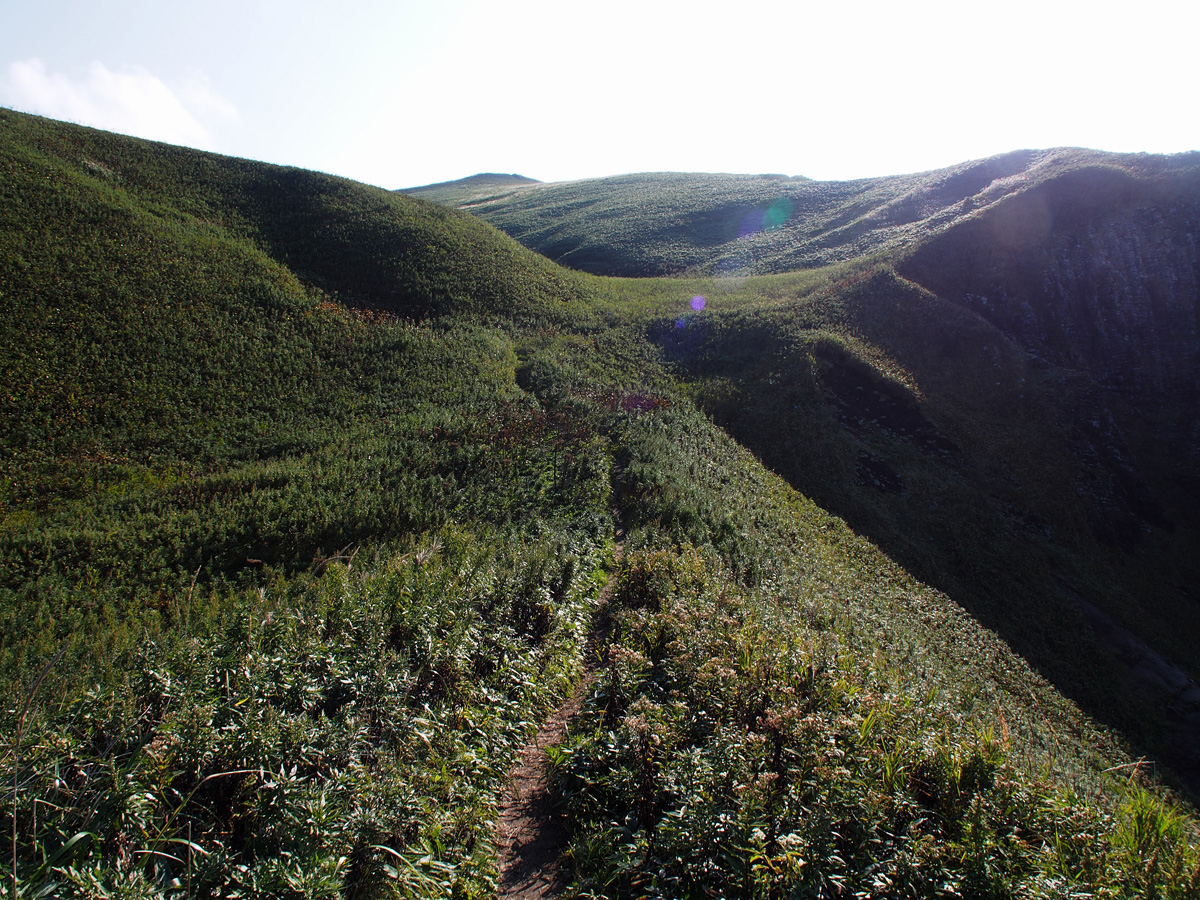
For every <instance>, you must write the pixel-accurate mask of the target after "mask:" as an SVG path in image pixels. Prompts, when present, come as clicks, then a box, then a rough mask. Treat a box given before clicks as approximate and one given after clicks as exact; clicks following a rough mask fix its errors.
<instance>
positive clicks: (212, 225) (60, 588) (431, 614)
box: [0, 111, 1200, 897]
mask: <svg viewBox="0 0 1200 900" xmlns="http://www.w3.org/2000/svg"><path fill="white" fill-rule="evenodd" d="M0 201H3V202H0V308H2V310H3V313H4V315H3V317H0V332H2V333H3V341H2V342H0V353H2V356H0V366H2V369H3V384H4V391H3V393H2V394H0V416H2V419H0V421H2V422H3V426H4V427H3V434H2V438H0V440H2V445H0V476H2V478H3V482H2V492H0V503H2V508H0V678H2V680H3V682H2V683H4V684H5V685H7V688H6V690H5V693H4V703H3V711H2V712H0V722H2V723H3V727H2V728H0V733H3V734H4V735H6V736H8V737H7V739H6V740H5V743H4V746H3V748H2V750H0V784H3V785H5V788H4V792H3V802H0V830H2V832H3V835H4V845H5V847H6V848H7V850H8V853H7V854H3V855H4V857H5V859H6V860H7V865H6V866H5V868H4V878H3V881H4V884H5V889H6V890H7V891H8V892H10V893H14V892H15V894H16V895H18V896H74V897H96V896H113V895H115V896H128V897H135V896H137V897H182V896H209V897H226V896H242V897H267V896H270V897H277V896H295V897H317V896H347V897H381V896H427V897H441V896H453V897H487V896H492V895H493V894H494V892H495V888H496V884H495V881H496V874H497V873H496V871H495V860H494V843H493V842H494V835H493V828H494V822H495V817H496V809H497V803H498V800H499V797H500V796H501V794H502V792H503V791H504V789H505V787H506V780H507V773H508V771H509V768H510V766H511V764H512V762H513V760H514V759H515V757H516V754H517V752H518V751H519V749H520V748H521V746H522V745H523V743H524V742H525V741H526V740H527V739H528V737H529V736H530V735H531V734H532V732H533V730H534V729H535V728H536V725H537V723H538V722H539V721H540V720H541V718H542V717H543V716H544V714H545V713H546V711H547V710H549V709H553V708H554V707H555V706H556V705H557V704H558V703H559V702H560V700H561V699H562V698H563V697H564V696H566V695H567V694H568V693H569V692H570V691H571V689H572V688H573V686H574V685H575V684H576V683H577V681H578V678H579V676H580V672H581V670H582V668H583V665H582V663H583V658H582V657H583V654H584V652H585V647H587V646H588V642H587V640H586V638H587V636H588V634H589V632H590V633H592V634H593V636H594V635H595V634H597V633H599V632H597V631H595V630H594V629H593V627H592V626H593V624H594V618H595V616H597V615H604V613H603V612H602V611H601V610H602V607H601V606H600V604H599V603H598V597H599V591H600V587H601V585H602V584H603V583H604V582H605V580H606V578H608V577H609V572H610V571H611V570H613V569H614V561H613V547H614V543H615V538H616V533H617V532H616V526H617V524H618V523H620V524H621V525H622V527H623V528H625V529H626V530H627V531H628V535H629V536H628V538H627V540H626V546H625V556H624V561H623V562H622V563H621V564H620V566H619V568H616V570H615V575H614V577H615V578H616V581H615V585H614V587H615V590H614V592H613V600H612V602H611V603H610V604H609V605H608V610H609V612H608V613H607V615H609V616H610V619H611V623H610V624H611V628H610V632H609V634H610V637H609V639H608V640H607V642H602V644H601V646H600V652H601V653H602V655H603V657H604V663H603V665H602V667H601V670H600V673H599V678H598V680H597V682H596V689H595V692H594V695H593V696H592V697H591V699H590V700H589V701H588V703H587V704H586V706H585V712H584V714H583V716H581V718H580V719H579V720H578V721H577V722H576V723H574V725H573V726H572V729H571V734H570V736H569V738H568V740H567V742H566V743H565V744H564V745H563V746H562V747H560V748H550V749H549V751H548V752H549V753H550V755H551V757H552V758H553V759H554V761H555V767H556V771H557V773H558V774H557V780H556V785H557V789H558V790H559V792H560V796H561V800H562V802H563V803H564V804H566V808H567V809H569V810H570V811H571V815H572V821H573V822H574V824H575V837H574V844H573V846H572V850H571V862H572V867H573V868H572V870H571V871H572V877H573V879H574V881H573V887H572V889H573V890H574V891H575V892H576V893H578V894H580V895H607V896H621V895H625V896H630V895H653V894H660V895H668V894H669V895H672V896H682V895H685V894H688V893H690V894H692V895H700V894H702V893H703V894H706V895H710V894H719V893H722V892H723V893H724V894H725V895H727V896H731V895H744V894H759V895H764V896H775V895H781V896H782V895H784V894H787V893H788V892H793V893H795V892H798V891H799V892H802V891H803V890H809V891H810V893H812V892H815V893H816V894H817V895H820V891H824V892H825V894H826V895H829V894H831V893H833V892H835V891H836V890H841V889H842V887H845V888H846V889H849V888H851V887H853V888H855V889H856V890H862V891H867V892H868V893H867V894H866V895H870V894H869V891H872V890H873V891H875V892H876V893H877V894H878V895H880V896H886V895H895V894H896V893H897V891H898V890H899V888H898V887H897V886H898V885H900V884H902V883H907V884H909V885H911V886H912V887H913V891H914V892H916V893H917V895H922V894H921V893H920V892H924V894H923V895H928V896H936V895H938V894H937V891H939V890H942V891H943V894H944V893H945V891H948V890H951V889H955V890H958V891H959V893H961V894H963V895H969V896H1005V895H1006V894H1005V893H1004V892H1005V891H1008V892H1009V894H1012V895H1018V894H1019V891H1022V890H1023V891H1026V893H1029V892H1032V891H1033V890H1034V888H1036V889H1037V890H1042V891H1043V893H1044V894H1045V895H1046V896H1061V895H1065V894H1067V893H1068V892H1069V891H1072V890H1073V891H1075V894H1076V895H1078V894H1079V892H1081V891H1083V890H1085V889H1086V890H1091V891H1093V893H1094V894H1096V895H1098V896H1121V895H1122V892H1126V893H1127V894H1129V895H1133V894H1136V893H1137V892H1138V891H1142V892H1143V893H1146V892H1151V891H1155V890H1156V891H1158V892H1159V895H1160V896H1189V894H1188V893H1187V892H1188V891H1189V890H1190V891H1192V895H1194V894H1195V891H1196V879H1197V877H1198V875H1197V872H1198V871H1200V869H1198V868H1197V865H1198V864H1197V859H1196V856H1197V852H1196V837H1195V835H1196V822H1195V820H1194V818H1192V817H1191V815H1190V813H1189V812H1187V811H1186V810H1185V809H1184V808H1183V807H1181V806H1179V804H1178V802H1177V801H1176V800H1175V799H1173V798H1172V797H1171V796H1170V795H1169V794H1168V793H1166V792H1164V791H1163V789H1162V788H1161V787H1160V786H1159V785H1157V784H1155V783H1154V780H1153V778H1151V777H1149V775H1148V767H1144V766H1139V765H1131V764H1130V760H1129V758H1128V755H1127V753H1126V751H1125V750H1124V749H1123V747H1122V745H1121V744H1120V741H1119V740H1118V739H1117V738H1116V737H1114V736H1113V735H1110V734H1109V733H1107V732H1106V731H1104V730H1103V729H1102V728H1099V727H1098V726H1096V725H1095V724H1093V723H1092V722H1091V721H1090V720H1088V719H1087V718H1085V717H1084V716H1082V715H1081V714H1080V713H1079V711H1078V710H1077V709H1076V708H1075V707H1074V706H1073V705H1072V704H1071V703H1069V702H1068V701H1066V700H1064V699H1063V697H1062V696H1061V695H1060V694H1059V693H1057V692H1056V691H1055V690H1054V689H1053V688H1052V687H1051V686H1050V685H1049V684H1048V683H1047V682H1046V681H1044V680H1043V679H1042V678H1040V677H1039V676H1038V675H1036V674H1035V673H1034V672H1033V671H1032V670H1031V669H1030V668H1029V667H1028V665H1027V664H1026V663H1025V662H1024V661H1022V660H1021V659H1020V658H1019V657H1017V656H1016V655H1014V654H1013V653H1012V652H1011V650H1010V649H1009V648H1008V647H1007V646H1006V645H1005V643H1004V642H1002V641H1001V640H1000V639H998V638H997V637H996V636H995V635H994V634H992V633H991V632H988V631H986V630H984V629H983V628H981V627H980V626H979V625H978V624H977V623H976V622H975V621H974V620H973V619H972V618H971V617H970V616H969V615H967V614H966V613H965V612H964V611H963V610H962V609H961V608H960V607H959V606H957V605H956V604H955V603H954V602H953V601H952V600H950V599H949V598H947V597H946V596H945V595H944V594H941V593H938V592H937V591H935V590H933V589H932V588H929V587H927V586H925V585H923V584H921V583H920V582H918V581H916V580H914V578H913V577H912V576H911V575H909V574H908V573H907V572H906V571H904V570H903V569H902V568H900V567H899V566H898V565H897V564H896V563H894V562H892V561H891V560H889V559H888V558H887V557H885V556H884V555H883V554H882V553H881V552H880V551H879V550H878V549H876V548H875V546H873V545H872V544H871V543H870V542H869V541H867V540H866V539H864V538H862V537H859V536H858V535H856V534H855V533H854V532H853V531H852V530H851V529H850V528H849V527H848V526H847V525H846V524H845V523H844V522H843V521H842V520H841V519H839V518H836V517H834V516H832V515H830V514H829V513H827V512H825V511H824V510H822V509H821V508H820V507H819V506H817V505H816V504H815V503H814V502H813V501H811V500H809V499H806V498H805V497H804V496H802V495H801V494H799V493H797V492H796V491H795V490H794V488H793V487H792V486H790V485H789V484H788V483H787V482H785V481H783V480H781V479H780V478H778V477H777V476H775V475H773V474H771V473H770V472H768V471H767V470H766V469H764V468H763V466H762V465H761V464H760V463H759V462H758V461H757V460H756V458H755V457H754V456H752V455H751V454H750V453H749V452H747V451H746V450H745V449H744V448H743V447H741V446H739V445H738V444H736V443H735V442H734V441H733V440H732V439H731V438H730V437H729V435H728V434H727V433H726V432H725V431H724V430H722V429H721V428H719V427H717V425H716V424H714V422H713V421H712V420H711V419H710V418H708V417H706V415H705V414H704V413H702V412H701V411H700V409H699V407H698V406H697V404H696V401H697V400H699V401H700V402H701V403H703V404H704V405H706V406H707V407H708V408H709V410H710V412H713V411H715V412H720V411H721V410H723V409H727V408H726V407H722V406H721V405H720V403H719V402H718V400H720V399H721V398H724V399H725V400H729V401H732V400H733V398H735V397H736V396H737V391H739V390H741V389H743V388H745V387H746V385H748V384H750V383H751V381H752V379H751V377H750V376H751V374H752V375H753V378H758V377H759V375H760V374H761V376H762V377H763V378H770V377H773V376H772V374H771V371H772V370H771V366H773V365H775V364H776V363H783V362H787V361H789V360H792V361H794V360H796V359H808V358H809V357H808V356H804V355H803V354H801V355H800V356H795V355H794V354H793V353H792V349H794V348H796V347H799V348H806V349H807V350H809V351H812V352H813V354H814V355H812V357H811V359H812V360H813V362H812V366H813V368H812V369H811V376H812V380H811V384H812V385H813V388H812V390H813V391H818V392H819V390H820V387H819V385H820V383H821V377H822V373H823V372H824V371H825V369H823V368H822V366H823V365H825V363H827V362H828V361H829V360H832V359H834V358H835V357H836V359H838V360H841V361H842V362H844V363H845V364H847V365H852V366H856V367H859V368H862V369H863V371H867V370H869V371H870V372H872V373H876V374H875V375H872V377H878V378H882V379H885V380H887V381H888V384H891V385H893V387H895V389H896V390H900V389H902V388H903V389H912V390H916V389H918V388H914V387H913V378H912V373H913V372H914V371H918V370H917V369H915V368H913V367H911V366H909V364H908V363H907V362H903V361H902V363H903V364H901V363H898V362H897V361H896V359H895V358H893V357H891V356H889V355H888V354H887V353H886V352H884V351H883V350H881V349H880V347H879V345H878V343H876V342H872V340H870V337H869V335H864V334H862V333H857V332H855V330H854V329H853V328H849V327H846V321H847V319H846V317H847V316H850V317H853V315H856V314H857V313H855V310H856V309H858V307H857V306H856V305H855V304H856V302H857V301H855V300H854V298H853V295H852V294H847V293H846V292H845V290H844V289H845V288H846V285H847V284H851V283H853V284H863V285H869V284H870V283H871V282H870V281H869V278H870V277H874V276H872V275H870V274H869V273H868V274H864V271H865V270H863V271H860V270H859V269H856V268H854V267H850V268H845V267H843V268H840V269H835V270H831V271H825V272H820V273H799V274H793V275H784V276H778V277H774V278H770V279H746V280H744V281H740V282H738V283H737V284H736V285H728V284H725V285H724V286H723V287H722V288H721V289H720V290H712V288H714V285H713V283H712V281H711V280H706V279H697V280H693V281H652V282H650V281H647V282H633V281H620V280H611V279H596V278H590V277H586V276H582V275H579V274H577V273H572V272H569V271H567V270H564V269H560V268H558V267H557V266H554V265H553V264H551V263H549V262H548V261H546V260H545V259H543V258H541V257H538V256H536V255H534V254H532V253H530V252H529V251H527V250H524V249H522V248H521V247H519V246H518V245H516V244H515V243H514V242H512V241H511V240H509V239H507V238H505V237H504V236H503V235H501V234H500V233H499V232H497V231H495V230H494V229H492V228H491V227H490V226H487V225H485V224H483V223H481V222H478V221H476V220H473V219H471V218H470V217H468V216H466V215H464V214H460V213H456V212H453V211H450V210H447V209H443V208H439V207H436V206H434V205H432V204H428V203H424V202H420V201H417V200H412V199H409V198H405V197H402V196H397V195H392V194H388V193H386V192H383V191H376V190H374V189H371V188H366V187H363V186H361V185H355V184H352V183H350V182H346V181H343V180H340V179H335V178H331V177H328V176H323V175H318V174H315V173H307V172H299V171H296V170H288V169H280V168H278V167H271V166H265V165H260V164H253V163H248V162H244V161H238V160H230V159H224V158H221V157H216V156H212V155H208V154H202V153H197V152H194V151H188V150H181V149H178V148H169V147H163V146H160V145H154V144H150V143H147V142H143V141H137V140H133V139H128V138H120V137H116V136H114V135H107V134H103V133H100V132H95V131H91V130H88V129H82V128H77V127H72V126H66V125H60V124H56V123H51V122H47V121H44V120H39V119H36V118H34V117H29V116H23V115H18V114H15V113H10V112H7V111H0ZM868 268H869V267H868ZM871 271H872V272H873V271H875V270H874V269H871ZM882 271H885V272H890V271H891V270H890V269H887V268H886V267H884V269H883V270H882ZM892 277H894V276H892ZM725 288H728V289H725ZM701 293H703V294H705V295H706V296H709V302H708V304H707V305H706V306H705V307H704V308H703V309H693V308H692V307H691V305H690V303H689V301H690V299H691V297H692V296H694V295H699V294H701ZM867 293H868V294H871V296H876V294H873V293H871V292H870V291H868V292H867ZM885 293H886V292H885ZM848 297H849V298H850V299H847V298H848ZM803 298H808V301H803ZM805 302H808V307H807V308H806V307H805ZM806 310H807V311H806ZM839 310H840V312H839ZM818 311H819V312H820V314H819V315H818ZM838 316H842V318H841V319H839V318H838ZM781 317H782V319H783V320H786V321H788V322H791V323H792V325H794V326H795V327H796V328H798V329H800V331H802V332H803V335H801V336H800V337H797V334H798V333H792V332H788V331H786V330H785V329H782V326H781V324H780V323H781ZM722 333H723V334H725V335H726V337H727V338H728V340H726V341H723V342H721V343H723V344H724V346H725V347H726V350H727V353H728V356H727V357H722V356H720V354H716V353H715V352H714V347H715V345H714V343H713V342H714V340H715V339H716V336H718V335H720V334H722ZM736 334H742V335H744V336H743V337H741V338H738V339H734V337H733V336H734V335H736ZM788 341H794V343H793V344H787V342H788ZM741 342H744V343H741ZM751 344H755V345H756V347H757V349H755V348H754V347H752V346H751ZM785 345H786V348H791V349H786V348H785ZM818 351H819V352H818ZM722 352H726V351H722ZM763 353H768V354H770V356H769V359H771V360H774V361H775V362H774V363H771V364H770V365H765V367H762V368H758V365H759V362H761V356H762V354H763ZM788 364H789V365H790V364H792V363H791V362H789V363H788ZM802 393H803V392H801V394H802ZM795 399H796V402H800V399H802V397H801V396H800V395H799V394H798V395H797V396H796V398H795ZM822 427H824V426H822ZM834 433H835V431H834V429H827V430H825V431H822V430H821V429H820V428H816V429H814V430H813V432H812V434H813V436H814V440H833V437H832V435H833V434H834ZM1114 767H1119V768H1115V769H1114ZM1106 770H1108V771H1106ZM1135 853H1142V854H1143V855H1145V856H1146V857H1147V858H1148V859H1150V860H1151V863H1150V864H1149V865H1144V866H1142V867H1141V868H1136V869H1135V868H1131V864H1130V860H1131V859H1133V858H1134V856H1133V854H1135ZM904 879H907V882H904V881H903V880H904ZM939 879H941V880H940V881H939ZM1138 879H1141V880H1140V881H1139V880H1138ZM954 885H957V887H956V888H954V887H953V886H954ZM839 886H840V887H839ZM893 888H895V890H893ZM889 892H890V894H889Z"/></svg>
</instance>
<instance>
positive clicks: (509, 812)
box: [496, 532, 625, 900]
mask: <svg viewBox="0 0 1200 900" xmlns="http://www.w3.org/2000/svg"><path fill="white" fill-rule="evenodd" d="M624 546H625V545H624V542H623V540H622V535H621V533H620V532H618V534H617V546H616V552H615V556H616V559H617V560H618V561H620V559H621V555H622V552H623V550H624ZM615 580H616V579H615V577H614V578H610V579H609V580H608V584H606V585H605V586H604V589H603V590H602V591H601V592H600V598H599V601H598V603H597V608H596V609H597V616H596V621H597V622H599V621H600V620H602V619H603V609H604V607H605V606H606V605H607V604H608V599H609V597H610V595H611V594H612V587H613V582H614V581H615ZM602 638H603V634H602V630H601V628H600V626H599V625H598V624H597V625H593V628H592V633H591V634H590V635H589V636H588V641H587V646H586V647H585V649H584V657H583V659H584V674H583V678H581V679H580V681H579V684H577V685H576V686H575V690H574V691H573V692H572V693H571V696H570V697H569V698H568V699H567V701H566V702H565V703H564V704H563V705H562V706H560V707H559V708H558V709H557V710H555V711H554V713H553V714H551V716H550V717H549V718H548V719H546V721H545V722H543V723H542V726H541V727H540V728H539V729H538V731H537V734H536V735H534V738H533V740H532V741H530V742H529V743H528V744H526V745H525V747H524V748H523V749H522V750H521V756H520V759H519V760H518V762H517V764H516V766H515V767H514V768H513V770H512V772H510V773H509V781H510V787H509V791H508V793H507V794H506V795H505V796H504V797H503V798H502V799H501V801H500V815H499V824H498V825H497V828H496V849H497V853H496V856H497V864H498V868H499V870H500V878H499V882H498V885H497V891H496V896H497V897H498V898H501V900H543V898H549V897H555V896H557V895H558V894H559V893H560V892H561V890H562V888H563V887H564V885H565V873H564V872H563V871H562V869H561V867H560V864H559V860H560V857H561V856H562V851H563V850H564V849H565V847H566V841H567V835H568V831H567V823H566V821H565V820H564V818H563V817H562V815H561V814H560V813H559V812H558V811H557V810H556V809H555V808H554V800H553V797H551V795H550V785H549V765H550V764H549V760H547V758H546V749H545V748H546V747H551V746H554V745H555V744H561V743H562V742H563V740H565V739H566V736H567V725H568V724H569V723H570V721H571V720H572V719H573V718H574V717H575V716H576V715H578V714H579V710H580V709H581V708H582V707H583V701H584V699H585V698H586V697H587V695H588V692H589V691H590V690H591V687H592V684H593V682H594V681H595V679H596V671H597V669H598V668H599V660H598V658H597V656H596V648H597V647H598V646H599V645H600V643H601V640H602Z"/></svg>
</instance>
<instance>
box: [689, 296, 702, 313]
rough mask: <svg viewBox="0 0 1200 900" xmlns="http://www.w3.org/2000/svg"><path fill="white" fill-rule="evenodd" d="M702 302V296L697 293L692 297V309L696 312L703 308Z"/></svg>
mask: <svg viewBox="0 0 1200 900" xmlns="http://www.w3.org/2000/svg"><path fill="white" fill-rule="evenodd" d="M704 303H705V300H704V298H703V297H701V296H700V295H699V294H697V295H696V296H695V297H693V298H692V309H694V310H695V311H696V312H700V310H702V309H704Z"/></svg>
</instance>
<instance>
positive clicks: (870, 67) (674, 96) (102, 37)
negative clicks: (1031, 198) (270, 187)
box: [0, 0, 1200, 188]
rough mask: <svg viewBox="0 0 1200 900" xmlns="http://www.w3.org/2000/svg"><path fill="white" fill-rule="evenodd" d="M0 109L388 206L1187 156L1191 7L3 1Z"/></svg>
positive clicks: (1192, 89) (886, 0) (1192, 102)
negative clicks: (644, 178)
mask: <svg viewBox="0 0 1200 900" xmlns="http://www.w3.org/2000/svg"><path fill="white" fill-rule="evenodd" d="M0 23H3V24H2V26H0V105H3V106H8V107H11V108H14V109H20V110H25V111H28V112H36V113H40V114H42V115H47V116H51V117H53V118H58V119H66V120H69V121H74V122H80V123H82V124H87V125H94V126H97V127H101V128H106V129H109V130H112V131H119V132H124V133H127V134H136V135H140V136H143V137H150V138H155V139H158V140H164V141H169V142H172V143H178V144H186V145H189V146H194V147H201V148H204V149H209V150H215V151H218V152H221V153H227V154H231V155H234V156H243V157H249V158H251V159H261V160H266V161H269V162H276V163H283V164H287V165H295V166H303V167H305V168H311V169H319V170H321V171H325V172H332V173H335V174H338V175H345V176H348V177H350V178H354V179H357V180H359V181H365V182H368V183H371V184H377V185H381V186H383V187H388V188H395V187H414V186H417V185H421V184H428V183H431V182H436V181H448V180H452V179H456V178H462V177H465V176H467V175H472V174H475V173H477V172H513V173H519V174H522V175H527V176H529V177H532V178H538V179H540V180H543V181H563V180H570V179H577V178H592V177H600V176H604V175H616V174H623V173H628V172H647V171H679V172H747V173H763V172H777V173H782V174H786V175H807V176H809V177H812V178H820V179H846V178H862V177H869V176H876V175H890V174H899V173H904V172H916V171H924V170H928V169H933V168H938V167H941V166H946V165H951V164H953V163H956V162H962V161H965V160H968V159H978V158H980V157H985V156H991V155H994V154H997V153H1003V152H1007V151H1009V150H1016V149H1021V148H1046V147H1057V146H1083V147H1093V148H1096V149H1101V150H1120V151H1141V150H1145V151H1149V152H1155V153H1173V152H1179V151H1184V150H1195V149H1200V116H1198V115H1196V87H1197V85H1198V83H1200V82H1198V80H1197V73H1196V66H1195V59H1196V50H1195V41H1196V36H1197V34H1200V4H1197V3H1195V2H1194V0H1141V2H1139V3H1136V4H1129V3H1123V4H1120V5H1118V4H1116V3H1107V4H1106V3H1094V2H1093V3H1083V2H1064V0H952V2H942V0H907V2H904V0H819V2H813V0H790V2H788V0H781V2H760V0H736V2H726V3H722V4H719V5H718V4H708V3H705V2H703V0H691V2H688V3H683V2H672V3H665V2H656V0H605V2H603V3H596V4H584V3H573V2H570V0H338V2H334V0H327V2H316V0H206V2H181V0H104V2H99V0H0Z"/></svg>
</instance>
